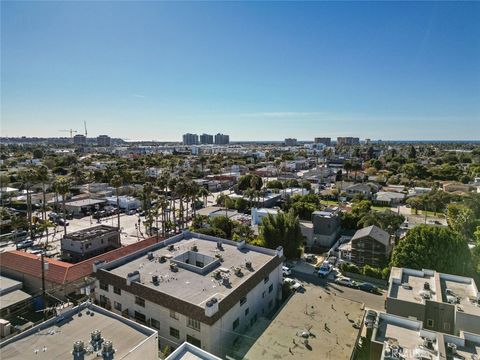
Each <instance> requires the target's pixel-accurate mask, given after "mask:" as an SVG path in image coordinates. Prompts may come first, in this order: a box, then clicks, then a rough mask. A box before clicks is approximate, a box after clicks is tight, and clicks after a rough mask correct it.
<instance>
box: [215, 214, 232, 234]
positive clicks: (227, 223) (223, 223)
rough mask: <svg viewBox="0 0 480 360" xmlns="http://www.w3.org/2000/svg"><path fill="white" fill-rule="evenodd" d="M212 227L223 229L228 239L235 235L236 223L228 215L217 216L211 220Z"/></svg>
mask: <svg viewBox="0 0 480 360" xmlns="http://www.w3.org/2000/svg"><path fill="white" fill-rule="evenodd" d="M209 224H210V226H211V227H212V228H217V229H220V230H221V231H223V233H224V234H225V236H224V237H225V238H226V239H231V238H232V236H233V228H234V223H233V221H232V220H230V219H229V218H228V217H226V216H215V217H213V218H211V219H210V220H209Z"/></svg>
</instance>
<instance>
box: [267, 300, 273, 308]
mask: <svg viewBox="0 0 480 360" xmlns="http://www.w3.org/2000/svg"><path fill="white" fill-rule="evenodd" d="M272 306H273V300H270V301H269V302H268V308H269V309H271V308H272Z"/></svg>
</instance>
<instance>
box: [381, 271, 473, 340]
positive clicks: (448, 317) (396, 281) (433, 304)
mask: <svg viewBox="0 0 480 360" xmlns="http://www.w3.org/2000/svg"><path fill="white" fill-rule="evenodd" d="M385 308H386V310H387V312H388V313H390V314H394V315H399V316H404V317H412V318H415V319H417V320H419V321H422V322H423V326H424V328H425V329H427V330H432V331H440V332H444V333H447V334H454V335H458V334H459V333H460V332H461V331H466V332H472V333H476V334H480V293H479V291H478V288H477V285H476V284H475V281H474V280H473V279H472V278H469V277H464V276H457V275H450V274H443V273H438V272H436V271H434V270H425V269H424V270H413V269H407V268H395V267H394V268H392V271H391V274H390V280H389V287H388V291H387V298H386V302H385Z"/></svg>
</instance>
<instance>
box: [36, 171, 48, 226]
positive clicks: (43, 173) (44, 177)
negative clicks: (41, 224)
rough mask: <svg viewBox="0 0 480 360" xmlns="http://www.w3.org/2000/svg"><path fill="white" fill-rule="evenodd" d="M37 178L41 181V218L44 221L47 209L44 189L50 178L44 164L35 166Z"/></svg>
mask: <svg viewBox="0 0 480 360" xmlns="http://www.w3.org/2000/svg"><path fill="white" fill-rule="evenodd" d="M36 175H37V180H38V181H40V182H41V183H42V195H43V199H42V220H43V221H45V219H46V218H47V210H46V205H47V204H46V196H45V193H46V189H45V184H46V183H47V182H48V180H49V179H50V177H49V174H48V168H47V167H46V166H45V165H42V166H40V167H39V168H37V174H36Z"/></svg>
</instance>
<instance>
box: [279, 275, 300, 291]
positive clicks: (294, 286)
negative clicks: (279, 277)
mask: <svg viewBox="0 0 480 360" xmlns="http://www.w3.org/2000/svg"><path fill="white" fill-rule="evenodd" d="M283 282H284V283H285V284H288V285H290V289H292V290H294V291H302V290H303V285H302V284H301V283H299V282H298V281H296V280H293V279H291V278H285V279H283Z"/></svg>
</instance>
